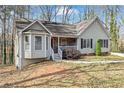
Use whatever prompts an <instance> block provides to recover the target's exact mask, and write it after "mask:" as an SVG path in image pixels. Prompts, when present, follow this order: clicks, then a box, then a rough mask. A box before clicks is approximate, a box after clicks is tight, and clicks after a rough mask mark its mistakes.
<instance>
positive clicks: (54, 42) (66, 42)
mask: <svg viewBox="0 0 124 93" xmlns="http://www.w3.org/2000/svg"><path fill="white" fill-rule="evenodd" d="M51 47H52V49H53V50H54V53H58V51H59V48H60V49H61V50H62V51H63V50H64V49H66V48H73V49H77V38H68V37H52V38H51Z"/></svg>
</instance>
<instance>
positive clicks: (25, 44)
mask: <svg viewBox="0 0 124 93" xmlns="http://www.w3.org/2000/svg"><path fill="white" fill-rule="evenodd" d="M26 37H28V42H27V41H26ZM24 46H25V47H24V48H25V50H26V51H29V50H30V37H29V35H25V37H24ZM27 46H28V48H27Z"/></svg>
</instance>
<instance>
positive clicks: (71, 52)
mask: <svg viewBox="0 0 124 93" xmlns="http://www.w3.org/2000/svg"><path fill="white" fill-rule="evenodd" d="M80 56H81V53H80V51H78V50H76V49H73V48H66V49H64V50H63V59H79V58H80Z"/></svg>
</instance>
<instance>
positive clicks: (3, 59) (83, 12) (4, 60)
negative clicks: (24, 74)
mask: <svg viewBox="0 0 124 93" xmlns="http://www.w3.org/2000/svg"><path fill="white" fill-rule="evenodd" d="M75 7H78V8H77V9H78V11H77V10H76V8H75ZM122 9H123V6H72V5H61V6H59V5H51V6H48V5H44V6H41V5H40V6H30V5H28V6H26V5H20V6H19V5H18V6H9V5H1V6H0V63H1V64H13V63H14V36H15V31H14V25H15V24H14V22H15V20H17V19H21V18H25V19H29V20H34V19H39V20H47V21H54V22H61V23H63V24H74V23H77V22H80V21H82V20H87V19H91V18H93V17H95V16H98V17H99V18H101V20H102V21H103V22H104V25H105V26H106V27H107V28H108V31H109V32H110V37H111V51H115V52H116V51H120V50H121V51H123V50H124V48H123V47H124V46H123V43H122V41H120V40H119V36H120V35H119V32H120V28H121V27H122V26H123V25H124V17H123V13H122Z"/></svg>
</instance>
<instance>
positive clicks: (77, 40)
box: [76, 38, 80, 50]
mask: <svg viewBox="0 0 124 93" xmlns="http://www.w3.org/2000/svg"><path fill="white" fill-rule="evenodd" d="M79 41H80V40H79V38H77V39H76V42H77V45H76V46H77V50H78V46H79V45H80V44H79Z"/></svg>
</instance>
